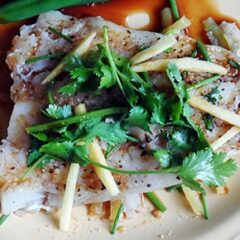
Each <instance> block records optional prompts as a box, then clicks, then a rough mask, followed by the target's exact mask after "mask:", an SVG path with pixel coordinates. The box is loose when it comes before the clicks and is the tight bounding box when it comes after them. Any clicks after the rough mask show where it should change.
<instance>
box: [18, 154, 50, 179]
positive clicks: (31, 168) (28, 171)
mask: <svg viewBox="0 0 240 240" xmlns="http://www.w3.org/2000/svg"><path fill="white" fill-rule="evenodd" d="M46 156H47V155H46V154H44V155H43V156H42V157H40V158H39V159H38V160H37V161H36V162H35V163H34V164H33V165H32V166H31V167H29V168H27V170H26V171H25V172H24V173H23V175H22V176H21V177H20V179H19V180H20V181H24V180H25V179H26V178H27V177H28V176H29V175H30V174H31V173H32V172H33V171H34V170H35V169H36V168H37V167H38V166H39V165H40V164H41V163H42V162H43V161H44V160H45V159H46Z"/></svg>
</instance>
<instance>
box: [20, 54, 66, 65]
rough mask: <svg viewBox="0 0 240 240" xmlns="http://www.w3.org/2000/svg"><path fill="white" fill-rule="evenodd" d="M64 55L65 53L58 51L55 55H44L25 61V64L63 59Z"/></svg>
mask: <svg viewBox="0 0 240 240" xmlns="http://www.w3.org/2000/svg"><path fill="white" fill-rule="evenodd" d="M64 55H65V52H63V51H58V52H55V53H51V54H46V55H42V56H38V57H35V58H29V59H27V60H26V61H25V64H31V63H35V62H39V61H42V60H47V59H57V58H60V57H63V56H64Z"/></svg>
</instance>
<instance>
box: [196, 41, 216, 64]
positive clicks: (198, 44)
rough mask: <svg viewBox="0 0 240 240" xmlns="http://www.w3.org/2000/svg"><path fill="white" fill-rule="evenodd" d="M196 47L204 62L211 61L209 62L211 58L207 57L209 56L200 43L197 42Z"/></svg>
mask: <svg viewBox="0 0 240 240" xmlns="http://www.w3.org/2000/svg"><path fill="white" fill-rule="evenodd" d="M196 45H197V48H198V49H199V50H200V52H201V53H202V55H203V57H204V59H205V60H206V61H208V62H211V61H212V60H211V58H210V56H209V54H208V51H207V49H206V47H205V46H204V44H203V43H202V42H201V41H199V40H198V41H197V42H196Z"/></svg>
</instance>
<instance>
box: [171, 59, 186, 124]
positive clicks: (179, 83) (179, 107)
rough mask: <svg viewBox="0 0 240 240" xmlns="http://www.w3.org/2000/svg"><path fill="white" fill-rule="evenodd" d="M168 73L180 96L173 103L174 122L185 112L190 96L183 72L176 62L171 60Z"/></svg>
mask: <svg viewBox="0 0 240 240" xmlns="http://www.w3.org/2000/svg"><path fill="white" fill-rule="evenodd" d="M167 75H168V78H169V79H170V81H171V83H172V86H173V88H174V91H175V93H176V96H177V98H178V99H177V100H175V101H174V102H173V103H172V104H171V119H172V120H173V121H174V122H178V121H179V120H180V117H181V115H182V112H183V105H184V102H186V101H187V99H188V98H189V96H188V92H187V89H186V86H185V83H184V82H183V80H182V76H181V73H180V72H179V70H178V68H177V66H176V64H175V63H171V62H170V63H169V64H168V67H167Z"/></svg>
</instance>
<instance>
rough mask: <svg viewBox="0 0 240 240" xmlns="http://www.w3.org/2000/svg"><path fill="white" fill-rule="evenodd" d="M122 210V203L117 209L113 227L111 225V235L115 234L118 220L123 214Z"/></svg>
mask: <svg viewBox="0 0 240 240" xmlns="http://www.w3.org/2000/svg"><path fill="white" fill-rule="evenodd" d="M123 209H124V205H123V203H121V205H120V206H119V208H118V211H117V215H116V217H115V219H114V222H113V225H112V229H111V234H115V232H116V229H117V225H118V223H119V220H120V217H121V214H122V212H123Z"/></svg>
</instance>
